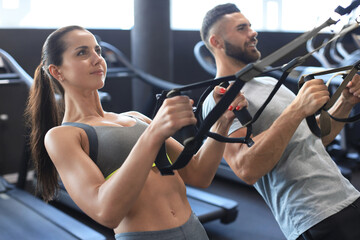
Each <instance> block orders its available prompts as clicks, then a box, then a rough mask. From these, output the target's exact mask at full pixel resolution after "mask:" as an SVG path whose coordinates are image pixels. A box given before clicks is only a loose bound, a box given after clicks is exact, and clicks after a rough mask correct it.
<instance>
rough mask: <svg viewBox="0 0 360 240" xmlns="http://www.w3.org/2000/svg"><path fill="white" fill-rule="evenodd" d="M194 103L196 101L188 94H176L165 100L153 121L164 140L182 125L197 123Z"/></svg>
mask: <svg viewBox="0 0 360 240" xmlns="http://www.w3.org/2000/svg"><path fill="white" fill-rule="evenodd" d="M193 103H194V101H193V100H191V99H189V97H187V96H175V97H171V98H167V99H165V100H164V102H163V104H162V105H161V107H160V109H159V111H158V112H157V113H156V116H155V118H154V119H153V121H152V123H151V126H152V127H153V128H154V131H155V132H156V133H158V134H159V136H160V137H161V138H162V139H163V141H164V140H166V139H167V138H169V137H170V136H172V135H174V134H175V132H176V131H178V130H179V129H181V128H182V127H185V126H188V125H195V124H196V121H197V120H196V118H195V115H194V112H193V108H192V105H193Z"/></svg>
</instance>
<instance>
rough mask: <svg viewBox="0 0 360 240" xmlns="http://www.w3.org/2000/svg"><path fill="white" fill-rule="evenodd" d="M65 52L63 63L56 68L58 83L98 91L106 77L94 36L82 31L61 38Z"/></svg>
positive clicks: (103, 62) (72, 32)
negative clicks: (58, 75) (58, 77)
mask: <svg viewBox="0 0 360 240" xmlns="http://www.w3.org/2000/svg"><path fill="white" fill-rule="evenodd" d="M63 41H64V42H65V45H66V50H65V52H64V53H63V63H62V65H61V66H58V71H59V74H60V77H61V78H60V82H61V83H63V85H64V86H66V85H71V86H74V87H77V88H84V89H89V90H93V89H100V88H102V87H103V86H104V81H105V77H106V70H107V66H106V62H105V60H104V58H103V57H102V56H101V48H100V46H99V45H98V43H97V41H96V39H95V37H94V35H92V34H91V33H90V32H88V31H84V30H74V31H71V32H69V33H67V34H66V35H65V36H64V37H63Z"/></svg>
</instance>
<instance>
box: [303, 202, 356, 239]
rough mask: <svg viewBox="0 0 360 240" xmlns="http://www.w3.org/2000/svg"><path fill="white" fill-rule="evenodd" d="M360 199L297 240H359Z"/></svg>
mask: <svg viewBox="0 0 360 240" xmlns="http://www.w3.org/2000/svg"><path fill="white" fill-rule="evenodd" d="M359 239H360V198H358V199H357V200H356V201H355V202H353V203H352V204H350V205H349V206H348V207H346V208H344V209H343V210H341V211H340V212H338V213H336V214H334V215H332V216H330V217H328V218H326V219H325V220H323V221H321V222H320V223H318V224H316V225H315V226H313V227H312V228H310V229H309V230H307V231H306V232H304V233H303V234H302V235H301V236H300V237H299V238H298V239H297V240H359Z"/></svg>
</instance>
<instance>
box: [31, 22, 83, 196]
mask: <svg viewBox="0 0 360 240" xmlns="http://www.w3.org/2000/svg"><path fill="white" fill-rule="evenodd" d="M73 30H85V29H84V28H82V27H80V26H67V27H63V28H60V29H58V30H56V31H54V32H53V33H51V34H50V35H49V36H48V38H47V39H46V41H45V43H44V45H43V48H42V53H41V62H40V64H39V66H38V67H37V68H36V70H35V74H34V83H33V85H32V86H31V89H30V94H29V99H28V103H27V107H26V112H25V114H26V117H27V120H28V123H29V126H30V129H31V131H30V150H31V159H32V161H33V163H34V167H35V172H36V174H37V190H38V192H40V193H41V195H42V197H43V198H44V200H45V201H49V200H51V199H52V198H53V197H54V194H55V193H56V191H57V189H58V187H59V184H58V174H57V172H56V169H55V166H54V164H53V162H52V161H51V159H50V157H49V155H48V153H47V151H46V149H45V145H44V138H45V134H46V133H47V131H49V130H50V129H51V128H53V127H55V126H58V125H60V124H61V119H62V115H63V112H64V105H63V103H62V99H63V96H64V89H63V88H62V87H61V85H60V84H59V82H58V81H57V80H56V79H55V78H54V77H53V76H51V74H50V73H49V70H48V67H49V65H50V64H54V65H55V66H61V65H62V62H63V53H64V52H65V50H66V48H67V46H66V42H64V40H63V37H64V36H65V35H66V34H67V33H68V32H71V31H73Z"/></svg>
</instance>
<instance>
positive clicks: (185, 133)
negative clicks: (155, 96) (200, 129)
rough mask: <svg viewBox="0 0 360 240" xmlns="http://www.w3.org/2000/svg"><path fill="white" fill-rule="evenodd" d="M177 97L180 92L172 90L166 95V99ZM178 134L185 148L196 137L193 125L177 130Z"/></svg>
mask: <svg viewBox="0 0 360 240" xmlns="http://www.w3.org/2000/svg"><path fill="white" fill-rule="evenodd" d="M179 95H180V91H179V90H176V89H173V90H171V91H170V92H168V93H167V94H166V97H167V98H171V97H175V96H179ZM179 133H180V135H181V137H182V139H183V145H184V146H186V145H187V144H190V143H191V142H192V141H193V140H194V138H195V135H196V128H195V125H188V126H185V127H183V128H181V129H180V130H179Z"/></svg>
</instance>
